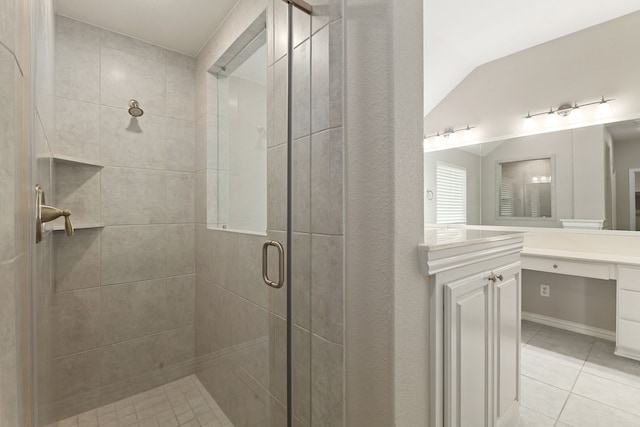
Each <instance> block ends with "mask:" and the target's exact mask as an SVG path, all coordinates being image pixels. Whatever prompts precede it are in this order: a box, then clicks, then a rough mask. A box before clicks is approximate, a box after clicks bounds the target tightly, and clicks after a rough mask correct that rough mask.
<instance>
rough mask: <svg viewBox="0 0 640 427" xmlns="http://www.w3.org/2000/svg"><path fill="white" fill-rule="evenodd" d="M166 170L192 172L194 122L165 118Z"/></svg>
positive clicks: (193, 160)
mask: <svg viewBox="0 0 640 427" xmlns="http://www.w3.org/2000/svg"><path fill="white" fill-rule="evenodd" d="M166 123H167V143H166V144H167V145H166V146H167V170H170V171H183V172H193V171H194V170H195V169H194V164H195V163H194V162H195V137H196V136H195V132H196V130H195V123H194V122H193V119H192V120H191V121H187V120H178V119H170V118H167V122H166Z"/></svg>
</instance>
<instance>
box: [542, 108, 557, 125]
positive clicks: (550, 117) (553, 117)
mask: <svg viewBox="0 0 640 427" xmlns="http://www.w3.org/2000/svg"><path fill="white" fill-rule="evenodd" d="M545 122H546V125H547V126H555V125H557V124H558V115H557V114H556V113H555V112H554V111H553V108H550V109H549V112H548V113H547V119H546V120H545Z"/></svg>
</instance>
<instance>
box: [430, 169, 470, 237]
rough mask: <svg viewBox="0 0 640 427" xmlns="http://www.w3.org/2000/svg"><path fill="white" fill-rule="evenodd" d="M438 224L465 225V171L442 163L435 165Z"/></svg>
mask: <svg viewBox="0 0 640 427" xmlns="http://www.w3.org/2000/svg"><path fill="white" fill-rule="evenodd" d="M436 198H437V203H436V206H437V208H436V216H437V220H438V224H466V223H467V170H466V169H465V168H463V167H460V166H455V165H450V164H447V163H444V162H437V164H436Z"/></svg>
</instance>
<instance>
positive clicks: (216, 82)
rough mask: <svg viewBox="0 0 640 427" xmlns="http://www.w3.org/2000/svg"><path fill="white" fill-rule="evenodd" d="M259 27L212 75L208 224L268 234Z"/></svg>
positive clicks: (264, 70)
mask: <svg viewBox="0 0 640 427" xmlns="http://www.w3.org/2000/svg"><path fill="white" fill-rule="evenodd" d="M257 27H258V29H261V30H260V31H259V32H258V33H257V34H254V32H255V30H256V26H252V27H250V28H249V29H247V32H246V33H245V34H244V35H243V36H242V37H239V38H238V40H236V42H235V43H234V44H233V45H232V46H231V47H230V48H229V49H228V51H227V52H226V53H225V54H224V55H223V56H222V57H221V58H220V60H219V61H218V62H216V64H214V66H213V68H212V70H209V75H208V76H207V78H208V81H207V86H209V89H210V90H208V91H207V97H208V99H207V103H208V111H207V125H206V127H207V129H206V132H207V145H208V147H207V152H208V153H210V154H209V155H208V159H207V162H208V165H207V188H208V191H207V224H208V227H209V228H219V229H227V230H236V231H243V232H249V233H259V234H266V231H267V45H266V42H267V37H266V30H265V29H264V26H262V27H261V26H257ZM246 40H250V41H249V42H248V43H247V42H246ZM211 86H213V88H211ZM211 89H213V90H211ZM212 104H215V105H212ZM212 110H214V111H212ZM213 113H215V114H213Z"/></svg>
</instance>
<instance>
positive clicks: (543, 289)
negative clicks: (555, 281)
mask: <svg viewBox="0 0 640 427" xmlns="http://www.w3.org/2000/svg"><path fill="white" fill-rule="evenodd" d="M540 296H542V297H548V296H549V285H540Z"/></svg>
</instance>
